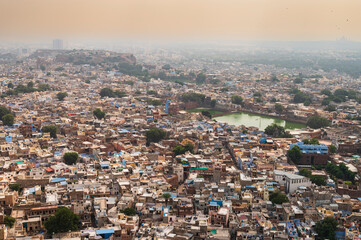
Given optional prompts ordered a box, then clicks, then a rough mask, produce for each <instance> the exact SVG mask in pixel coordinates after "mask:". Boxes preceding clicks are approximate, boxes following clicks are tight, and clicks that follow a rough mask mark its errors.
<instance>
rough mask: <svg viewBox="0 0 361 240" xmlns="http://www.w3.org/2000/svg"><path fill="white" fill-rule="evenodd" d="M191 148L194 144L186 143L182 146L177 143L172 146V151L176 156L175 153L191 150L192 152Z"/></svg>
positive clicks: (179, 153)
mask: <svg viewBox="0 0 361 240" xmlns="http://www.w3.org/2000/svg"><path fill="white" fill-rule="evenodd" d="M193 148H194V146H193V145H192V144H190V143H188V144H186V145H185V146H182V145H177V146H175V147H174V148H173V152H174V154H175V155H176V156H177V155H181V154H184V153H186V152H188V151H189V152H191V153H193Z"/></svg>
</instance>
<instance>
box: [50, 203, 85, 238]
mask: <svg viewBox="0 0 361 240" xmlns="http://www.w3.org/2000/svg"><path fill="white" fill-rule="evenodd" d="M79 224H80V217H79V216H78V215H76V214H75V213H73V212H72V211H71V210H69V209H68V208H66V207H59V208H58V209H57V210H56V212H55V214H54V215H52V216H50V217H49V218H48V219H47V220H46V221H45V223H44V225H45V228H46V230H47V232H48V233H50V234H51V233H59V232H68V231H76V230H78V226H79Z"/></svg>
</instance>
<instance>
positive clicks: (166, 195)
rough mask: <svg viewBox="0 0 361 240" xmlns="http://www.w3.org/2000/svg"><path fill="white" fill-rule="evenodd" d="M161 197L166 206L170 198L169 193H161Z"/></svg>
mask: <svg viewBox="0 0 361 240" xmlns="http://www.w3.org/2000/svg"><path fill="white" fill-rule="evenodd" d="M162 197H163V198H164V199H165V204H166V205H168V201H169V199H170V197H171V195H170V193H163V195H162Z"/></svg>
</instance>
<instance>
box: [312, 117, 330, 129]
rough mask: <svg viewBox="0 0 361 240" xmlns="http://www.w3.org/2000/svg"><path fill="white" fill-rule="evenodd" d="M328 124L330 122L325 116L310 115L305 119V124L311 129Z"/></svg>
mask: <svg viewBox="0 0 361 240" xmlns="http://www.w3.org/2000/svg"><path fill="white" fill-rule="evenodd" d="M329 125H330V122H329V121H328V120H327V119H326V118H324V117H320V116H312V117H310V118H309V119H308V120H307V126H309V127H311V128H313V129H317V128H323V127H327V126H329Z"/></svg>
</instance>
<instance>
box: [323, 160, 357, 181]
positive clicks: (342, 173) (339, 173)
mask: <svg viewBox="0 0 361 240" xmlns="http://www.w3.org/2000/svg"><path fill="white" fill-rule="evenodd" d="M326 171H327V172H328V173H329V174H331V175H333V176H335V177H336V178H338V179H342V180H346V181H352V182H353V181H354V180H355V177H356V173H354V172H352V171H350V169H349V168H348V167H347V166H346V165H345V164H344V163H340V164H339V165H338V166H337V165H335V164H333V163H327V165H326Z"/></svg>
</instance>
